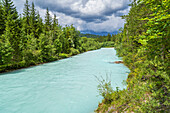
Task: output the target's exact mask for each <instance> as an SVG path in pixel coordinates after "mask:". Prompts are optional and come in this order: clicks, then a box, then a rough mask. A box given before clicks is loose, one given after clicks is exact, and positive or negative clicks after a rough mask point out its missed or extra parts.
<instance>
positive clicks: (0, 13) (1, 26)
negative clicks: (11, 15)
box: [0, 1, 5, 36]
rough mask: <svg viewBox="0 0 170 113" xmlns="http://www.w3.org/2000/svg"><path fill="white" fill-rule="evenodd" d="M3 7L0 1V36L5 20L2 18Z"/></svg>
mask: <svg viewBox="0 0 170 113" xmlns="http://www.w3.org/2000/svg"><path fill="white" fill-rule="evenodd" d="M3 14H4V12H3V7H2V3H1V1H0V36H1V35H2V34H3V32H4V30H5V21H4V18H3Z"/></svg>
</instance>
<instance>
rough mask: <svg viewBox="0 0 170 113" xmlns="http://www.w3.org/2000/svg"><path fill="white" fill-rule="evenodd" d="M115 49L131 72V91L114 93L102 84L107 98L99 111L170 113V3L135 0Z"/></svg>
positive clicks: (106, 84) (129, 83)
mask: <svg viewBox="0 0 170 113" xmlns="http://www.w3.org/2000/svg"><path fill="white" fill-rule="evenodd" d="M130 6H131V9H130V12H129V13H128V15H125V16H122V18H123V19H125V20H126V23H125V25H124V28H123V29H121V32H120V33H119V34H117V36H116V40H115V48H116V50H117V53H118V55H119V56H121V57H123V61H124V64H125V65H126V66H128V67H129V69H130V70H131V73H130V74H129V75H128V79H127V81H126V83H127V88H126V89H123V90H119V89H117V90H116V91H113V89H112V88H111V84H110V82H109V81H108V82H107V81H101V82H102V84H101V85H99V91H100V94H101V95H102V96H103V97H104V99H103V101H102V103H100V104H99V106H98V109H97V110H96V112H98V113H112V112H120V113H121V112H127V113H128V112H137V113H160V112H163V113H168V112H169V111H170V67H169V64H170V61H169V57H170V53H169V52H170V50H169V49H170V39H169V36H170V21H169V20H170V14H169V9H170V0H133V2H132V3H131V4H130Z"/></svg>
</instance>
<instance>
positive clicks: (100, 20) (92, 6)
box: [13, 0, 130, 34]
mask: <svg viewBox="0 0 170 113" xmlns="http://www.w3.org/2000/svg"><path fill="white" fill-rule="evenodd" d="M13 2H14V4H15V6H16V8H17V10H18V12H19V13H20V14H21V13H22V12H23V8H24V3H25V0H13ZM32 2H34V3H35V7H36V10H37V11H39V13H40V15H41V17H43V18H44V16H45V13H46V9H47V7H48V9H49V11H50V14H51V16H53V15H54V14H56V16H57V18H58V20H59V24H60V25H62V26H65V25H71V24H73V25H74V27H76V29H77V30H79V31H81V32H82V33H92V34H96V33H98V34H100V33H114V32H116V31H118V30H119V29H120V28H121V27H123V25H124V23H125V21H124V20H123V19H121V17H120V16H122V15H126V14H128V12H129V10H130V7H129V6H128V4H129V3H130V2H129V0H29V3H30V4H31V3H32Z"/></svg>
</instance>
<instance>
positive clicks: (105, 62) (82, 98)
mask: <svg viewBox="0 0 170 113" xmlns="http://www.w3.org/2000/svg"><path fill="white" fill-rule="evenodd" d="M117 60H120V58H118V57H117V56H116V51H115V50H114V48H102V49H99V50H94V51H89V52H85V53H82V54H79V55H76V56H73V57H70V58H67V59H63V60H59V61H55V62H52V63H46V64H42V65H39V66H34V67H30V68H26V69H20V70H17V71H13V72H9V73H3V74H0V113H93V112H94V110H95V109H96V108H97V106H98V103H99V102H101V100H102V97H101V96H99V92H98V90H97V86H98V84H99V83H98V82H97V79H96V78H95V76H98V77H99V78H100V77H101V76H103V78H105V77H106V74H107V75H109V76H111V77H110V79H111V81H112V86H113V87H114V88H115V87H116V86H118V87H120V88H121V89H122V88H125V87H126V86H124V85H122V81H123V80H126V79H127V75H128V73H129V69H128V68H127V67H125V66H124V65H123V64H114V63H111V62H114V61H117Z"/></svg>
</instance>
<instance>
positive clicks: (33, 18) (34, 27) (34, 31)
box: [30, 2, 38, 38]
mask: <svg viewBox="0 0 170 113" xmlns="http://www.w3.org/2000/svg"><path fill="white" fill-rule="evenodd" d="M37 18H38V17H37V14H36V10H35V6H34V3H33V2H32V6H31V14H30V27H31V30H30V31H31V33H32V34H33V36H34V37H35V38H38V34H37Z"/></svg>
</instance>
